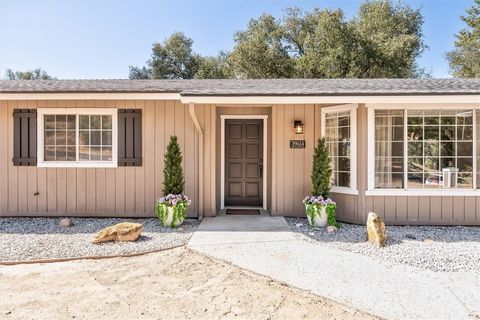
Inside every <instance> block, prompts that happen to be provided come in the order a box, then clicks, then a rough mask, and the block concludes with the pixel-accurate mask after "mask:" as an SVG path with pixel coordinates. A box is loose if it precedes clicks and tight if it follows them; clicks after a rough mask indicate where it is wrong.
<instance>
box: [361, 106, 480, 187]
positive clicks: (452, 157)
mask: <svg viewBox="0 0 480 320" xmlns="http://www.w3.org/2000/svg"><path fill="white" fill-rule="evenodd" d="M370 112H372V113H373V114H372V115H371V116H370V123H373V126H374V127H373V128H372V129H370V133H371V134H372V133H373V134H374V137H373V143H372V144H371V145H372V147H373V149H374V163H373V164H372V165H371V167H370V168H371V169H372V168H373V170H374V173H373V176H371V180H373V183H371V184H369V185H370V188H371V187H373V188H374V189H403V190H419V189H421V190H435V189H474V188H479V184H480V173H479V172H478V171H479V167H480V156H479V154H478V151H479V146H480V142H479V141H480V139H479V137H480V129H479V122H480V121H479V118H480V115H479V114H480V111H479V110H475V109H468V108H459V109H444V108H425V109H398V108H397V109H374V110H372V111H370ZM370 139H372V138H370ZM475 149H476V151H475ZM370 152H371V154H373V152H372V150H371V151H370Z"/></svg>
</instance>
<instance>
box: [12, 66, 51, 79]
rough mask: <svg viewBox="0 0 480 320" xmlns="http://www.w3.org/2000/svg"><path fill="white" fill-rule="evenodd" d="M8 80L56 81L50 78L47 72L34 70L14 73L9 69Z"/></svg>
mask: <svg viewBox="0 0 480 320" xmlns="http://www.w3.org/2000/svg"><path fill="white" fill-rule="evenodd" d="M6 78H7V80H52V79H56V78H54V77H52V76H50V75H49V74H48V73H47V72H46V71H45V70H42V69H41V68H37V69H34V70H28V71H13V70H12V69H7V72H6Z"/></svg>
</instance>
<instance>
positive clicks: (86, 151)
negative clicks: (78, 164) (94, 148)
mask: <svg viewBox="0 0 480 320" xmlns="http://www.w3.org/2000/svg"><path fill="white" fill-rule="evenodd" d="M78 158H79V159H80V160H90V147H89V146H80V147H79V148H78Z"/></svg>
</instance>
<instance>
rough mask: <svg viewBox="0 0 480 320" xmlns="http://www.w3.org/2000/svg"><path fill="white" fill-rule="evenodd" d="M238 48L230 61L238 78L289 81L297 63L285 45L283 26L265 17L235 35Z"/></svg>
mask: <svg viewBox="0 0 480 320" xmlns="http://www.w3.org/2000/svg"><path fill="white" fill-rule="evenodd" d="M235 42H236V45H235V48H234V49H233V52H232V53H231V54H230V55H229V57H228V61H229V63H230V65H231V66H232V69H233V72H234V75H235V77H237V78H253V79H255V78H260V79H265V78H289V77H291V76H292V74H293V70H294V60H293V59H292V57H290V55H289V52H288V47H287V45H286V44H285V43H284V36H283V30H282V26H281V25H280V23H279V22H278V21H277V20H276V19H275V18H274V17H273V16H271V15H267V14H264V15H262V16H261V17H260V18H258V19H252V20H250V22H249V23H248V27H247V30H245V31H240V32H237V33H236V34H235Z"/></svg>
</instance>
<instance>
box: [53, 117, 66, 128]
mask: <svg viewBox="0 0 480 320" xmlns="http://www.w3.org/2000/svg"><path fill="white" fill-rule="evenodd" d="M55 118H56V119H55V121H56V124H55V129H57V130H58V129H67V116H66V115H65V116H63V115H57V116H56V117H55Z"/></svg>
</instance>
